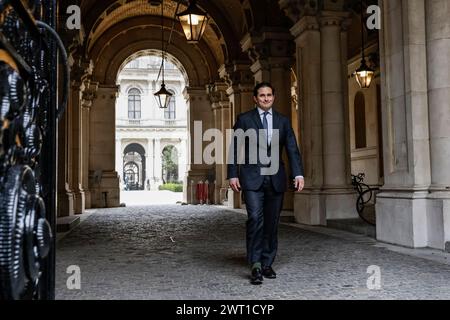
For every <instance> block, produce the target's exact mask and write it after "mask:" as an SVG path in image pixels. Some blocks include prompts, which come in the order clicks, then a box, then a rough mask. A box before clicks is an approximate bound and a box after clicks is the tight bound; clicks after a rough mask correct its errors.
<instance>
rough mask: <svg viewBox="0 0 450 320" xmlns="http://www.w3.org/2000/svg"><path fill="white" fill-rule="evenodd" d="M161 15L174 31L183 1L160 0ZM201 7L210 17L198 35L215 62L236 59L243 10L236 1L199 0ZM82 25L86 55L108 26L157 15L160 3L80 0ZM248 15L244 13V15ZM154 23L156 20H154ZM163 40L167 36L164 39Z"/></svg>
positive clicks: (245, 24)
mask: <svg viewBox="0 0 450 320" xmlns="http://www.w3.org/2000/svg"><path fill="white" fill-rule="evenodd" d="M163 3H164V16H165V17H166V18H167V19H168V20H169V21H168V24H167V25H166V27H170V28H171V27H172V25H174V27H175V29H176V30H177V31H178V32H181V26H180V25H179V23H178V21H176V22H175V23H174V20H173V18H174V16H175V10H176V9H177V5H179V7H178V11H177V12H181V11H182V10H185V9H186V4H187V1H185V0H164V1H163ZM198 5H199V6H200V7H202V8H203V9H204V10H205V11H206V12H207V13H208V15H209V16H210V17H211V19H210V22H209V24H208V27H207V29H206V31H205V34H204V36H203V38H202V41H204V42H205V43H206V44H207V46H208V47H209V48H210V51H211V52H212V53H213V55H214V57H215V60H216V62H217V64H219V65H221V64H223V63H225V62H227V61H232V60H236V59H239V58H240V57H241V55H242V53H241V50H240V46H239V41H240V40H241V38H242V37H243V35H244V34H245V32H246V31H247V23H246V19H245V14H244V10H243V8H242V6H241V4H240V1H239V0H215V1H209V0H204V1H202V0H199V1H198ZM81 9H82V13H83V17H84V18H83V24H84V28H85V32H86V34H87V35H88V39H87V43H86V48H85V50H86V53H88V54H90V52H91V50H92V49H93V47H94V46H95V44H96V42H97V41H98V40H99V39H100V38H101V37H102V35H103V34H104V33H105V32H107V30H108V29H110V28H112V27H113V26H114V25H116V24H118V23H120V22H121V21H124V20H128V19H133V18H137V17H144V16H146V17H160V14H161V9H160V6H156V7H155V6H151V5H150V4H149V3H148V0H102V1H93V0H83V1H81ZM247 15H248V14H247ZM155 21H156V23H155V26H158V25H159V26H160V22H158V20H155ZM166 41H167V38H166Z"/></svg>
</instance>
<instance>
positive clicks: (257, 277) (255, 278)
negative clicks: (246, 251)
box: [250, 268, 264, 285]
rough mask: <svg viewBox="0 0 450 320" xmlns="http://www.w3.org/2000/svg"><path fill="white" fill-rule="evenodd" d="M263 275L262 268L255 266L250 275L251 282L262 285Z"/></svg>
mask: <svg viewBox="0 0 450 320" xmlns="http://www.w3.org/2000/svg"><path fill="white" fill-rule="evenodd" d="M263 280H264V279H263V276H262V273H261V269H260V268H254V269H253V270H252V275H251V277H250V283H251V284H254V285H260V284H262V283H263Z"/></svg>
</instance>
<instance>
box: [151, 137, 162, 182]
mask: <svg viewBox="0 0 450 320" xmlns="http://www.w3.org/2000/svg"><path fill="white" fill-rule="evenodd" d="M154 144H155V149H154V152H155V153H154V155H153V161H154V170H155V171H154V173H153V176H154V177H155V182H156V190H158V186H160V185H161V184H162V183H163V182H162V150H161V138H160V137H158V138H155V140H154Z"/></svg>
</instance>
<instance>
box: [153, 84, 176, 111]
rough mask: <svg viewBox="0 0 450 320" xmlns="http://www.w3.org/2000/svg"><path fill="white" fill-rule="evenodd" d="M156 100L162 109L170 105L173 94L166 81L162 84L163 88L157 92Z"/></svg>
mask: <svg viewBox="0 0 450 320" xmlns="http://www.w3.org/2000/svg"><path fill="white" fill-rule="evenodd" d="M155 98H156V102H157V103H158V106H159V107H160V108H161V109H166V108H167V107H168V106H169V103H170V99H171V98H172V94H171V93H170V92H169V91H167V89H166V85H165V84H164V81H163V82H162V84H161V89H159V91H158V92H156V93H155Z"/></svg>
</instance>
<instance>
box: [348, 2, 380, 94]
mask: <svg viewBox="0 0 450 320" xmlns="http://www.w3.org/2000/svg"><path fill="white" fill-rule="evenodd" d="M364 49H365V48H364V14H363V2H362V0H361V55H362V57H361V66H360V67H359V68H358V69H357V70H356V71H355V72H354V73H353V75H354V76H355V77H356V82H358V84H359V86H360V88H361V89H368V88H369V87H370V84H371V83H372V80H373V75H374V72H375V71H374V70H373V69H371V68H369V67H368V66H367V63H366V57H365V55H364Z"/></svg>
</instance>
